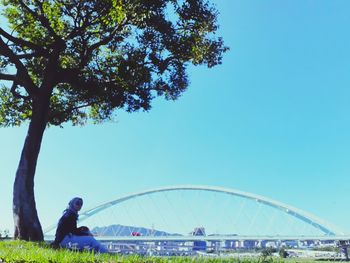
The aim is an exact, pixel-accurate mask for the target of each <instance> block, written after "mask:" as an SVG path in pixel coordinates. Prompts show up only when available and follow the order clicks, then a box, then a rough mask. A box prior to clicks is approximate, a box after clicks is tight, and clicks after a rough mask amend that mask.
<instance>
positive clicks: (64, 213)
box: [62, 210, 77, 218]
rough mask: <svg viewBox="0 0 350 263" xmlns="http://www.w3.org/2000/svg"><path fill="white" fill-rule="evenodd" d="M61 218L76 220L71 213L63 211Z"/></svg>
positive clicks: (74, 215)
mask: <svg viewBox="0 0 350 263" xmlns="http://www.w3.org/2000/svg"><path fill="white" fill-rule="evenodd" d="M62 217H63V218H76V217H77V215H76V214H75V213H74V212H73V211H70V210H65V211H64V212H63V215H62Z"/></svg>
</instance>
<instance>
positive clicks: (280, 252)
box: [278, 248, 288, 258]
mask: <svg viewBox="0 0 350 263" xmlns="http://www.w3.org/2000/svg"><path fill="white" fill-rule="evenodd" d="M278 254H279V256H280V257H281V258H286V257H288V252H287V251H286V250H285V249H284V248H281V249H280V250H279V251H278Z"/></svg>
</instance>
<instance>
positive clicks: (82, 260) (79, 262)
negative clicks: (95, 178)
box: [0, 241, 334, 263]
mask: <svg viewBox="0 0 350 263" xmlns="http://www.w3.org/2000/svg"><path fill="white" fill-rule="evenodd" d="M0 262H16V263H17V262H20V263H34V262H43V263H45V262H47V263H49V262H50V263H53V262H67V263H68V262H69V263H71V262H73V263H74V262H76V263H88V262H89V263H92V262H94V263H99V262H110V263H124V262H125V263H131V262H141V263H153V262H154V263H163V262H164V263H165V262H174V263H186V262H188V263H190V262H191V263H195V262H198V263H199V262H204V263H218V262H237V263H250V262H252V263H282V262H287V263H296V262H301V263H307V262H316V261H312V260H305V259H303V260H297V259H281V258H272V257H265V258H262V257H260V258H254V259H242V258H240V259H238V258H203V257H168V258H167V257H140V256H121V255H106V254H104V255H102V254H96V255H95V254H94V253H90V252H74V251H68V250H53V249H51V248H49V247H48V245H47V244H46V243H33V242H23V241H1V242H0ZM322 262H324V261H322ZM333 262H334V261H333Z"/></svg>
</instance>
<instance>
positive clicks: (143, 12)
mask: <svg viewBox="0 0 350 263" xmlns="http://www.w3.org/2000/svg"><path fill="white" fill-rule="evenodd" d="M1 4H2V6H3V7H2V11H3V16H4V17H5V18H6V19H7V21H8V25H7V26H6V27H4V26H1V27H0V80H7V81H10V82H3V84H2V85H1V87H0V105H1V106H0V125H1V126H17V125H20V124H22V123H23V122H24V121H26V120H30V119H31V118H32V114H33V101H35V100H36V99H37V98H39V97H40V96H44V95H45V94H46V95H48V96H49V99H50V101H49V105H50V106H49V112H48V116H47V124H49V125H62V124H63V123H64V122H71V123H72V124H73V125H83V124H85V123H86V121H87V120H88V119H89V118H91V119H92V120H93V121H94V122H95V123H99V122H101V121H104V120H108V119H110V118H112V117H113V112H114V109H118V108H119V109H124V110H126V111H128V112H133V111H137V110H145V111H148V110H149V109H150V108H151V101H152V99H154V98H155V97H157V96H163V97H164V98H165V99H170V100H174V99H176V98H178V97H179V96H180V94H181V93H182V92H183V91H184V90H185V89H186V88H187V86H188V83H189V80H188V75H187V73H186V68H187V67H188V65H189V64H194V65H201V64H204V65H206V66H208V67H213V66H215V65H217V64H220V63H221V60H222V55H223V53H224V52H225V51H226V50H227V49H228V48H227V47H225V46H224V43H223V40H222V38H221V37H218V36H216V31H217V29H218V23H217V16H218V12H217V10H216V8H215V7H214V6H213V5H212V4H210V3H209V2H208V1H205V0H147V1H144V0H84V1H81V0H1ZM8 83H10V84H8ZM6 84H8V85H6ZM48 87H49V88H48Z"/></svg>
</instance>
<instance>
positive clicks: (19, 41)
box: [0, 27, 48, 55]
mask: <svg viewBox="0 0 350 263" xmlns="http://www.w3.org/2000/svg"><path fill="white" fill-rule="evenodd" d="M0 35H2V36H3V37H5V38H6V39H8V40H9V41H11V42H12V43H14V44H16V45H17V46H20V47H28V48H30V49H32V50H35V51H36V52H39V53H40V54H41V55H47V54H48V52H47V51H46V50H45V49H44V48H42V47H41V46H39V45H36V44H34V43H32V42H29V41H26V40H23V39H20V38H17V37H14V36H12V35H10V34H9V33H7V32H6V31H5V30H4V29H2V28H1V27H0Z"/></svg>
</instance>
